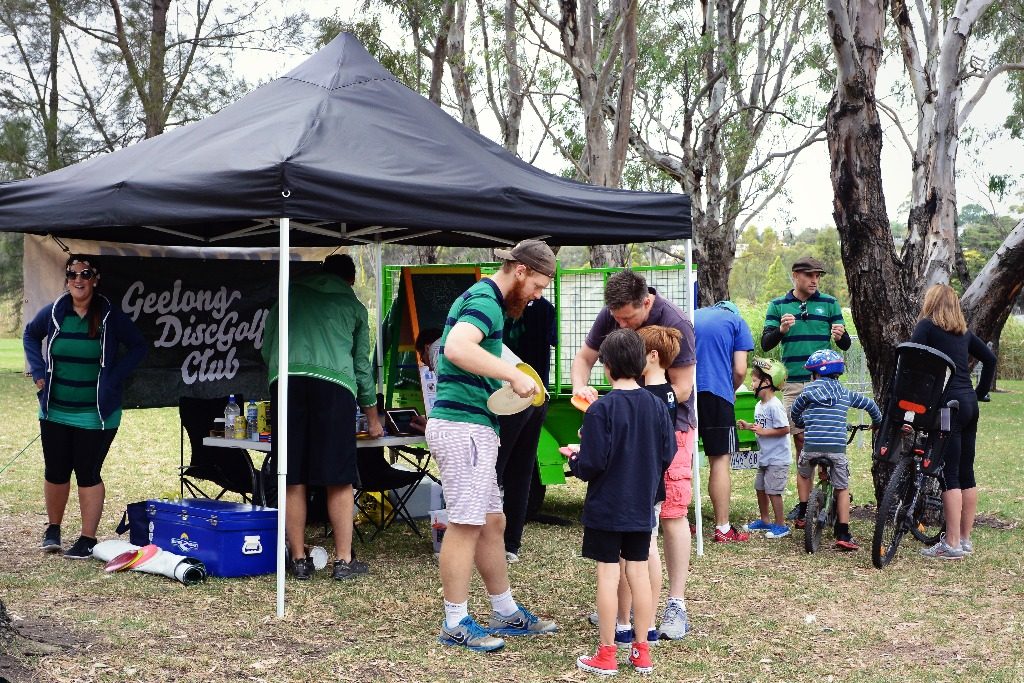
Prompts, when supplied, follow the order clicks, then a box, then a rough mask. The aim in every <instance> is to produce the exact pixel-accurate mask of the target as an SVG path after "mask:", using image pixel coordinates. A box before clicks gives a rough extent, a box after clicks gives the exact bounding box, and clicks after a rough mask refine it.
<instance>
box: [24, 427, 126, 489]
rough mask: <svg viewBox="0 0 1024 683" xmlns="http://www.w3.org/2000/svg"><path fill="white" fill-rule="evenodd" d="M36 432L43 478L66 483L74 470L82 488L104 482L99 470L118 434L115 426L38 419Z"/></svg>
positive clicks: (51, 481)
mask: <svg viewBox="0 0 1024 683" xmlns="http://www.w3.org/2000/svg"><path fill="white" fill-rule="evenodd" d="M39 435H40V437H41V438H42V442H43V464H44V466H45V470H44V475H43V476H45V477H46V481H48V482H50V483H51V484H67V483H68V482H69V481H71V472H72V470H73V471H74V473H75V480H76V481H77V482H78V485H79V486H80V487H82V488H87V487H89V486H96V485H97V484H102V483H103V478H102V477H100V469H101V468H102V467H103V461H104V460H105V459H106V457H107V452H108V451H109V450H110V444H112V443H113V442H114V436H116V435H117V430H116V429H83V428H81V427H70V426H68V425H64V424H60V423H59V422H50V421H49V420H40V421H39Z"/></svg>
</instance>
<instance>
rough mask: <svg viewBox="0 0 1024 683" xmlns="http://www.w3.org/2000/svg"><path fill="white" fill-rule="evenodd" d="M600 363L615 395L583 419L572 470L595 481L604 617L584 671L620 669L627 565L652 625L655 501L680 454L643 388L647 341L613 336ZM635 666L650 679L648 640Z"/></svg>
mask: <svg viewBox="0 0 1024 683" xmlns="http://www.w3.org/2000/svg"><path fill="white" fill-rule="evenodd" d="M599 353H600V357H599V360H600V361H601V363H602V364H603V365H604V371H605V374H606V375H607V376H608V379H609V381H610V382H611V385H612V390H611V392H609V393H608V394H606V395H605V396H602V397H601V398H600V399H598V400H597V401H596V402H595V403H593V404H592V405H591V406H590V408H589V409H588V410H587V412H586V413H585V414H584V416H583V428H582V429H581V430H580V437H581V442H580V446H579V450H578V451H576V452H573V453H572V455H570V456H569V468H570V469H571V470H572V472H573V474H574V475H576V476H577V477H578V478H579V479H581V480H582V481H585V482H587V496H586V499H585V500H584V503H583V526H584V531H583V556H584V557H587V558H589V559H592V560H596V561H597V613H598V628H599V631H600V636H601V642H600V645H599V646H598V649H597V653H596V654H595V655H594V656H592V657H587V656H583V657H579V658H578V659H577V660H576V665H577V666H578V667H579V668H580V669H583V670H584V671H591V672H594V673H599V674H603V675H611V674H615V673H617V671H618V664H617V662H616V646H615V613H616V608H617V604H618V596H617V587H618V583H619V559H620V558H621V559H623V560H625V574H626V581H627V583H628V584H629V589H630V592H631V593H632V595H633V614H634V618H635V623H637V624H650V623H651V621H652V617H653V611H654V606H653V604H652V600H651V582H650V577H649V575H648V568H647V558H648V552H649V548H650V543H651V530H652V529H653V528H654V522H655V519H654V499H655V496H656V494H657V492H658V485H659V483H660V482H661V480H662V477H663V475H664V473H665V470H666V469H668V466H669V465H670V464H671V462H672V458H673V457H674V456H675V452H676V442H675V435H674V432H673V426H672V422H671V420H670V419H669V414H668V410H666V408H665V404H664V402H663V401H662V400H661V399H659V398H658V397H656V396H655V395H654V394H652V393H651V392H649V391H643V390H641V387H640V384H639V383H638V382H637V378H639V377H640V376H641V375H642V373H643V371H644V367H645V366H646V357H645V352H644V343H643V341H642V340H641V339H640V336H639V335H638V334H637V333H636V332H634V331H633V330H628V329H620V330H615V331H613V332H611V333H610V334H609V335H608V336H607V337H606V338H605V340H604V341H603V342H602V343H601V348H600V350H599ZM629 663H630V664H631V665H632V666H633V668H634V669H636V671H637V672H639V673H650V672H651V671H652V670H653V666H652V665H651V657H650V651H649V649H648V644H647V639H646V638H644V639H643V641H642V642H636V639H634V642H633V644H632V646H631V648H630V654H629Z"/></svg>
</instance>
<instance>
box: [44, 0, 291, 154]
mask: <svg viewBox="0 0 1024 683" xmlns="http://www.w3.org/2000/svg"><path fill="white" fill-rule="evenodd" d="M272 9H273V8H271V6H270V5H268V3H266V2H263V1H261V0H251V1H249V2H240V3H231V2H226V1H225V0H196V1H195V2H189V3H185V2H180V3H177V4H175V3H174V1H173V0H88V1H87V2H85V3H84V5H83V7H82V8H81V11H79V12H75V13H70V12H69V13H65V14H64V16H63V21H64V23H65V24H67V25H68V26H71V27H74V29H76V30H77V31H80V32H81V33H82V34H84V35H86V36H89V37H90V38H92V39H93V40H94V41H95V56H94V57H93V66H94V68H95V69H96V70H97V71H100V72H101V73H102V72H105V73H106V74H109V75H111V76H113V77H116V78H118V79H120V82H116V83H111V82H109V81H104V80H101V82H99V83H97V84H92V83H90V82H88V81H87V80H86V79H85V78H82V77H81V75H80V77H79V80H80V85H81V89H82V91H83V93H84V94H85V95H86V97H87V99H88V100H89V101H90V102H92V103H94V104H96V105H97V106H96V107H95V108H96V110H97V111H94V112H92V113H93V114H94V116H95V119H96V123H97V127H98V128H100V129H101V130H103V131H104V133H105V135H104V138H105V139H107V140H111V141H113V140H120V141H130V140H132V139H134V138H137V137H145V138H151V137H154V136H156V135H159V134H161V133H162V132H163V131H164V130H165V129H166V128H167V127H168V126H177V125H182V124H185V123H189V122H191V121H195V120H198V119H200V118H203V117H204V116H207V115H209V114H210V113H213V112H216V111H218V110H219V109H220V108H221V107H223V106H224V105H226V104H229V103H230V102H232V101H233V100H235V99H236V98H237V97H238V96H240V95H241V94H243V93H244V92H245V90H246V84H245V83H244V81H243V80H242V79H239V78H236V77H235V76H234V74H233V71H232V64H231V61H232V57H233V54H234V52H235V51H237V50H270V49H280V48H281V47H284V46H287V45H289V44H293V45H294V44H296V43H297V42H298V36H299V34H300V32H301V29H302V28H303V27H304V25H305V22H306V19H307V18H306V15H305V14H303V13H296V12H290V11H287V10H286V11H285V13H283V14H281V15H280V16H275V15H274V13H273V11H272ZM111 99H113V100H114V101H115V102H116V106H115V107H114V111H113V115H112V116H110V117H107V118H102V117H101V116H100V115H99V111H98V108H99V103H102V102H104V101H110V100H111Z"/></svg>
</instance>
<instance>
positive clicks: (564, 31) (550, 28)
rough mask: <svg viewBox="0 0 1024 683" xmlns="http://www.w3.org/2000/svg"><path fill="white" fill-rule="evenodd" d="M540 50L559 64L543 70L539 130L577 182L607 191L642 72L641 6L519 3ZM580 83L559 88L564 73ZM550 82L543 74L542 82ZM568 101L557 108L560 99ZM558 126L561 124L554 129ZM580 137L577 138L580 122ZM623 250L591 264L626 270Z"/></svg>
mask: <svg viewBox="0 0 1024 683" xmlns="http://www.w3.org/2000/svg"><path fill="white" fill-rule="evenodd" d="M519 7H520V8H521V10H523V12H524V16H525V18H526V22H527V25H528V26H529V27H530V33H531V34H532V36H531V39H532V40H533V41H534V44H535V45H536V47H537V48H538V49H540V50H542V51H543V52H544V53H546V54H548V55H551V56H552V57H553V59H554V60H555V61H556V63H555V64H552V65H550V66H548V67H546V69H545V71H547V77H546V82H547V84H548V86H549V87H550V89H546V88H544V86H543V85H541V86H540V87H539V88H538V90H541V91H545V90H546V92H542V93H540V95H541V97H542V98H543V99H544V101H545V105H546V106H545V109H546V114H542V113H541V111H540V110H539V109H537V110H536V111H537V113H538V114H541V116H542V122H543V123H542V125H544V126H545V128H546V130H548V131H549V132H551V133H553V134H554V135H555V136H559V133H558V132H556V131H555V130H554V129H555V128H556V127H561V128H562V131H561V135H560V138H561V139H559V138H558V137H556V138H555V139H554V143H555V145H556V148H557V149H559V151H560V152H561V153H562V154H563V156H565V157H566V159H567V160H568V161H569V162H570V163H572V165H573V169H574V176H575V177H576V178H577V179H578V180H581V181H584V182H589V183H592V184H594V185H602V186H604V187H619V186H620V185H621V183H622V177H623V170H624V168H625V164H626V158H627V151H628V147H629V137H630V128H631V125H630V119H631V117H632V112H633V96H634V91H635V87H636V73H637V54H638V46H637V16H638V6H637V0H558V2H554V1H552V0H519ZM562 73H567V74H568V75H569V77H570V78H571V79H572V82H573V83H574V84H575V86H576V87H575V89H574V90H573V91H571V92H567V91H562V90H561V89H560V87H559V82H560V80H561V74H562ZM544 80H545V78H544V75H543V74H542V75H541V77H540V80H539V83H543V82H544ZM556 97H557V98H564V100H563V104H561V105H554V104H553V101H554V99H555V98H556ZM559 119H560V120H561V125H560V126H559V124H558V123H555V121H557V120H559ZM577 123H578V124H579V128H581V129H582V135H578V133H576V132H575V128H576V124H577ZM628 253H629V250H628V247H627V246H625V245H621V246H620V245H604V246H596V247H592V248H591V257H590V261H591V265H593V266H605V265H624V264H625V261H626V257H627V255H628Z"/></svg>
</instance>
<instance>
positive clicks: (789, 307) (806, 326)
mask: <svg viewBox="0 0 1024 683" xmlns="http://www.w3.org/2000/svg"><path fill="white" fill-rule="evenodd" d="M787 313H792V314H793V315H794V316H795V317H796V322H795V323H793V326H792V327H790V328H789V332H787V333H786V334H785V335H784V336H783V337H782V362H783V363H784V364H785V365H786V372H787V373H789V377H788V378H787V379H786V381H788V382H810V381H811V373H809V372H807V370H805V369H804V363H805V362H807V358H808V356H810V355H811V354H812V353H814V352H815V351H817V350H818V349H829V348H832V325H835V324H839V325H844V324H845V323H844V322H843V311H842V309H841V308H840V307H839V302H838V301H836V299H835V297H833V296H829V295H828V294H822V293H821V292H815V293H814V294H813V295H812V296H811V298H809V299H808V300H807V301H806V302H804V301H800V299H797V298H796V297H795V296H793V290H790V291H789V292H787V293H786V295H785V296H780V297H779V298H777V299H772V301H771V303H769V304H768V312H767V313H766V314H765V317H764V326H765V327H776V328H777V327H779V326H780V324H781V323H780V321H781V320H782V316H784V315H786V314H787Z"/></svg>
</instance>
